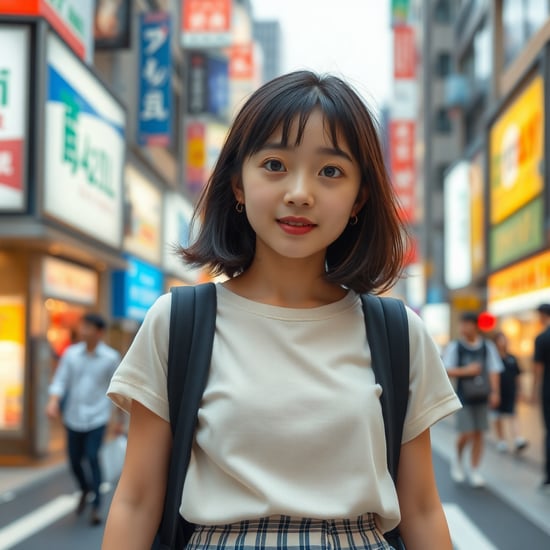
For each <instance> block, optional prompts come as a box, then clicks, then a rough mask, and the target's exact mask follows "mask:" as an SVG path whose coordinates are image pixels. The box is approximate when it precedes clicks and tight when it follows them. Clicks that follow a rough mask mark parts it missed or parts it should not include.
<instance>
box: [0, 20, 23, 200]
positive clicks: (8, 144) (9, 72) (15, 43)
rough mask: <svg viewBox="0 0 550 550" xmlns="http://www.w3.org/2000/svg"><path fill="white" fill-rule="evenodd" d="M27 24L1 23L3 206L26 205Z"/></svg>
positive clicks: (0, 170) (0, 190)
mask: <svg viewBox="0 0 550 550" xmlns="http://www.w3.org/2000/svg"><path fill="white" fill-rule="evenodd" d="M28 59H29V31H28V28H23V27H15V26H7V25H0V210H10V211H14V210H23V209H24V207H25V188H26V185H25V165H26V162H25V161H26V140H25V134H26V132H25V129H26V125H27V124H26V123H27V104H28V94H27V89H28V82H29V76H28V65H29V63H28Z"/></svg>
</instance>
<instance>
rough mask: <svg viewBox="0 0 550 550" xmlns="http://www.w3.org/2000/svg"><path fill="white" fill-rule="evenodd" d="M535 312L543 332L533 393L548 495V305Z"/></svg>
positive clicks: (537, 342) (538, 339)
mask: <svg viewBox="0 0 550 550" xmlns="http://www.w3.org/2000/svg"><path fill="white" fill-rule="evenodd" d="M537 311H538V312H539V315H540V320H541V322H542V324H543V326H544V330H543V331H542V332H541V333H540V334H539V335H538V336H537V337H536V338H535V354H534V363H535V365H534V367H535V372H534V374H535V379H534V380H535V381H534V388H535V391H539V389H540V403H541V407H542V415H543V420H544V429H545V432H546V433H545V439H544V452H545V457H544V479H543V481H542V483H541V485H540V490H541V491H543V492H545V493H548V494H550V304H541V305H540V306H539V307H538V308H537Z"/></svg>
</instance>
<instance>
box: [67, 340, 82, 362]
mask: <svg viewBox="0 0 550 550" xmlns="http://www.w3.org/2000/svg"><path fill="white" fill-rule="evenodd" d="M85 350H86V344H85V343H84V342H77V343H76V344H72V345H70V346H69V347H67V348H66V349H65V351H64V352H63V354H62V355H61V359H71V358H73V357H76V356H78V355H81V354H83V353H84V352H85Z"/></svg>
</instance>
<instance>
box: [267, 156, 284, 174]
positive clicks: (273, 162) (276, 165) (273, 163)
mask: <svg viewBox="0 0 550 550" xmlns="http://www.w3.org/2000/svg"><path fill="white" fill-rule="evenodd" d="M264 168H265V169H266V170H268V171H269V172H284V171H285V166H284V164H283V163H282V162H281V161H280V160H277V159H270V160H268V161H266V162H264Z"/></svg>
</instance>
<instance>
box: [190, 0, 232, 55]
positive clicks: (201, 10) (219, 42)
mask: <svg viewBox="0 0 550 550" xmlns="http://www.w3.org/2000/svg"><path fill="white" fill-rule="evenodd" d="M231 15H232V0H185V2H183V6H182V10H181V43H182V46H183V47H184V48H223V47H225V46H229V45H230V44H231V42H232V37H231Z"/></svg>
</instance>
